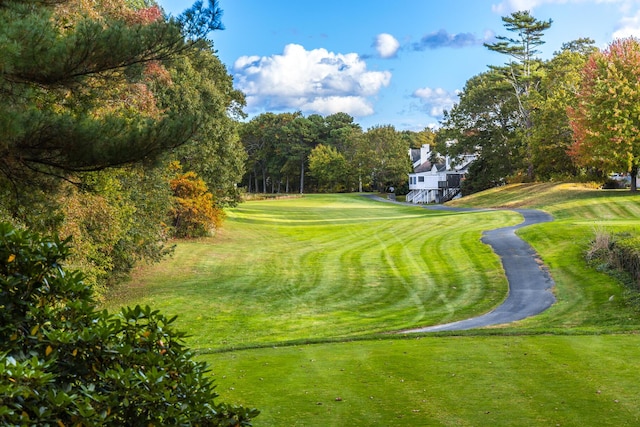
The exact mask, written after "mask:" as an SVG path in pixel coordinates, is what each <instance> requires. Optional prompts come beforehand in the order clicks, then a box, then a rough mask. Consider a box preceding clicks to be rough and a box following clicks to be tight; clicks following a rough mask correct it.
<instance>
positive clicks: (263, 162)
mask: <svg viewBox="0 0 640 427" xmlns="http://www.w3.org/2000/svg"><path fill="white" fill-rule="evenodd" d="M240 139H241V141H242V143H243V145H244V148H245V152H246V154H247V161H246V164H245V165H246V166H245V168H246V172H245V175H244V178H243V181H242V187H243V188H244V189H245V190H246V191H248V192H262V193H281V192H282V193H290V192H291V193H296V192H297V193H304V192H318V191H320V192H323V191H325V192H350V191H385V190H386V189H387V188H389V187H399V186H401V185H406V181H407V174H408V173H409V172H411V164H410V161H409V156H408V150H409V148H410V147H419V146H420V144H423V143H428V142H430V141H433V140H434V134H433V133H432V132H431V131H430V130H429V129H425V130H424V131H422V132H411V131H397V130H396V129H395V128H394V127H393V126H388V125H387V126H375V127H372V128H370V129H368V130H367V131H363V130H362V128H361V127H360V125H358V124H357V123H355V122H354V119H353V117H351V116H350V115H348V114H346V113H336V114H331V115H329V116H326V117H323V116H320V115H318V114H311V115H309V116H307V117H305V116H304V115H303V114H302V113H301V112H295V113H282V114H274V113H263V114H260V115H258V116H256V117H254V118H252V119H251V120H250V121H248V122H246V123H243V124H242V125H241V127H240Z"/></svg>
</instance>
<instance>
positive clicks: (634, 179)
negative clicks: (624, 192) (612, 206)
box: [631, 166, 638, 193]
mask: <svg viewBox="0 0 640 427" xmlns="http://www.w3.org/2000/svg"><path fill="white" fill-rule="evenodd" d="M637 191H638V167H637V166H634V167H632V168H631V192H632V193H635V192H637Z"/></svg>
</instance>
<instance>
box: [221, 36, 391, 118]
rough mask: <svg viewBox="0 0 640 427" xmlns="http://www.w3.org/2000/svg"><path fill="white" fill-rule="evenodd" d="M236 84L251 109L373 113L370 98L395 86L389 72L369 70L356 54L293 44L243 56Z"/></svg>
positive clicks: (240, 59) (235, 75) (355, 115)
mask: <svg viewBox="0 0 640 427" xmlns="http://www.w3.org/2000/svg"><path fill="white" fill-rule="evenodd" d="M233 70H234V78H235V82H236V88H237V89H239V90H241V91H242V92H244V93H245V94H246V96H247V106H248V108H249V109H254V110H259V109H264V110H271V111H274V110H275V111H277V110H292V109H295V110H300V111H303V112H305V113H320V114H332V113H337V112H345V113H347V114H350V115H352V116H354V117H362V116H367V115H370V114H373V112H374V111H373V106H372V104H371V99H370V97H373V96H375V95H377V94H378V92H379V91H380V89H382V88H383V87H386V86H388V85H389V83H390V81H391V73H390V72H389V71H368V70H367V65H366V63H365V62H364V61H363V60H362V59H361V58H360V57H359V56H358V54H355V53H347V54H340V53H333V52H329V51H327V50H326V49H313V50H309V51H308V50H306V49H305V48H304V47H303V46H300V45H297V44H289V45H287V46H285V48H284V51H283V53H282V54H281V55H271V56H263V57H257V56H243V57H240V58H238V59H237V60H236V62H235V63H234V66H233Z"/></svg>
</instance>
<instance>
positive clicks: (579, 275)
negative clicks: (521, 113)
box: [111, 184, 640, 426]
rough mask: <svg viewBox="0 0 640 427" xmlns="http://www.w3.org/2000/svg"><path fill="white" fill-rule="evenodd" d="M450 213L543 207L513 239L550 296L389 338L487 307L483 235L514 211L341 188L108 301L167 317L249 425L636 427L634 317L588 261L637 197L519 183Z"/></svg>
mask: <svg viewBox="0 0 640 427" xmlns="http://www.w3.org/2000/svg"><path fill="white" fill-rule="evenodd" d="M454 204H456V205H466V206H475V207H483V208H484V207H491V208H499V207H510V208H532V207H533V208H539V209H543V210H545V211H547V212H549V213H551V214H552V215H554V217H555V218H556V220H555V221H554V222H551V223H545V224H539V225H535V226H531V227H527V228H525V229H522V230H520V231H519V234H520V235H521V236H522V237H523V238H525V239H526V240H527V241H529V242H530V243H531V244H532V245H533V246H534V247H535V249H536V250H537V252H538V253H539V254H540V256H541V259H542V260H543V261H544V263H545V265H546V267H547V268H548V269H549V271H550V273H551V275H552V277H553V279H554V281H555V283H556V287H555V289H554V292H555V294H556V297H557V302H556V304H554V305H553V306H552V307H551V308H550V309H549V310H547V311H546V312H545V313H543V314H541V315H538V316H535V317H532V318H529V319H525V320H523V321H520V322H516V323H514V324H511V325H506V326H501V327H494V328H488V329H485V330H481V331H465V332H461V333H459V334H457V333H449V334H440V335H437V336H423V335H411V336H404V335H397V334H386V333H384V332H387V331H393V330H397V329H401V328H405V327H410V326H417V325H428V324H434V323H440V322H448V321H451V320H457V319H461V318H464V317H468V316H471V315H474V314H477V313H481V312H484V311H486V310H488V309H490V308H491V307H494V306H495V305H497V304H498V303H499V302H500V301H501V300H502V299H503V298H504V296H505V293H506V283H505V279H504V275H503V273H502V270H501V267H500V263H499V261H498V259H497V257H496V256H495V255H494V254H492V253H491V251H490V250H489V248H488V247H487V246H485V245H483V244H482V243H481V242H480V236H481V234H482V231H483V230H486V229H491V228H496V227H502V226H506V225H513V224H516V223H518V222H519V221H520V216H519V215H517V214H515V213H513V212H507V211H485V212H476V213H448V212H442V211H427V210H424V209H422V208H418V207H403V206H398V205H393V204H386V203H380V202H373V201H370V200H367V199H365V198H363V197H360V196H351V195H336V196H305V197H304V198H300V199H289V200H277V201H264V202H251V203H245V204H242V205H240V206H239V207H238V208H237V209H234V210H231V211H229V219H228V221H227V223H226V224H225V227H224V229H223V230H222V231H221V232H220V233H219V235H218V236H216V237H215V238H213V239H205V240H199V241H189V242H179V244H178V248H177V251H176V255H175V257H174V258H173V259H171V260H168V261H166V262H164V263H162V264H160V265H157V266H153V267H151V268H146V269H143V270H141V271H140V272H138V273H137V274H136V278H135V280H134V281H132V282H131V283H130V284H129V285H128V286H127V287H125V288H124V289H123V290H122V292H121V294H120V297H119V298H120V299H119V300H117V301H113V302H112V305H111V308H112V309H115V308H116V307H117V306H118V304H121V303H127V304H149V305H152V306H153V307H154V308H160V309H162V310H163V311H164V312H168V313H170V314H179V316H180V317H179V319H180V320H179V321H180V326H181V327H182V328H183V329H186V330H187V331H188V332H189V333H191V334H192V338H190V341H189V345H190V346H192V347H194V348H195V349H196V350H197V351H198V352H199V354H200V356H199V357H200V358H201V359H203V360H206V361H207V362H209V363H210V364H211V365H212V367H213V375H214V377H215V379H216V384H218V389H217V390H218V392H219V393H220V395H221V397H220V398H221V400H223V401H229V402H236V403H241V404H244V405H247V406H256V407H258V408H260V409H261V410H262V411H263V413H262V415H260V416H259V417H258V418H257V419H256V420H255V425H256V426H282V425H287V426H295V425H298V426H343V425H354V426H405V425H418V426H422V425H425V426H427V425H446V426H448V425H451V426H453V425H463V426H549V425H551V426H555V425H560V426H587V425H598V426H636V425H640V407H639V406H638V405H637V402H638V400H639V399H640V391H639V389H638V387H637V381H638V372H639V371H640V370H639V368H640V366H639V365H640V363H639V362H638V361H639V360H640V338H639V336H638V335H636V333H637V331H638V330H640V319H639V316H638V313H637V312H636V311H635V308H634V307H633V306H631V305H629V304H628V302H627V301H626V300H625V289H624V288H623V287H622V286H621V285H620V284H619V283H617V282H615V280H614V279H612V278H611V277H610V276H608V275H606V274H603V273H600V272H598V271H595V270H594V269H593V268H591V267H588V266H587V264H586V262H585V260H584V253H585V251H586V250H587V249H588V247H589V244H590V241H591V240H592V239H593V238H594V237H595V232H596V231H597V230H600V229H607V230H613V231H635V232H637V229H638V224H639V223H638V218H640V198H639V197H638V196H635V195H631V194H630V193H629V192H622V191H601V190H594V189H592V188H588V187H585V186H580V185H576V184H560V185H555V184H526V185H524V184H523V185H514V186H507V187H504V188H501V189H497V190H491V191H489V192H485V193H481V194H479V195H476V196H473V197H469V198H465V199H461V200H459V201H456V202H455V203H454ZM456 335H459V336H456ZM309 343H316V344H309ZM241 347H245V348H246V349H245V350H236V351H230V349H233V348H241Z"/></svg>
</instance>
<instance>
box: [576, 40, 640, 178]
mask: <svg viewBox="0 0 640 427" xmlns="http://www.w3.org/2000/svg"><path fill="white" fill-rule="evenodd" d="M639 83H640V42H639V41H638V40H637V39H635V38H627V39H619V40H616V41H614V42H613V43H611V44H610V45H609V47H608V48H607V49H605V50H603V51H597V52H595V53H594V54H593V55H592V56H591V57H590V59H589V61H588V62H587V64H586V65H585V67H584V69H583V73H582V83H581V87H580V90H579V92H578V95H577V98H578V103H577V107H576V108H572V109H570V110H569V112H568V113H569V117H570V119H571V126H572V129H573V134H574V144H573V146H572V147H571V149H570V154H571V156H572V157H573V158H574V160H575V161H576V162H577V163H579V164H581V165H583V166H589V167H593V168H596V169H598V170H600V171H602V172H605V173H608V172H632V175H633V176H635V174H636V173H637V170H638V164H639V163H640V84H639Z"/></svg>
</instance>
